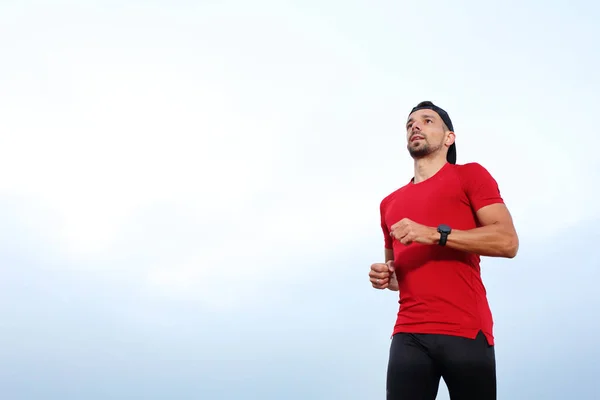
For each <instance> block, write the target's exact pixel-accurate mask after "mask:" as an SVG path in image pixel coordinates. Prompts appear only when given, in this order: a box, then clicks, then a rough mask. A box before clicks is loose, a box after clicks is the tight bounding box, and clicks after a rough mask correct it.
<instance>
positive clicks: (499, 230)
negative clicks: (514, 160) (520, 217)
mask: <svg viewBox="0 0 600 400" xmlns="http://www.w3.org/2000/svg"><path fill="white" fill-rule="evenodd" d="M476 215H477V219H478V220H479V224H480V225H481V227H478V228H474V229H469V230H458V229H452V232H451V233H450V234H449V235H448V239H447V240H446V246H447V247H450V248H453V249H456V250H461V251H466V252H470V253H476V254H479V255H480V256H488V257H505V258H513V257H515V256H516V255H517V252H518V250H519V237H518V235H517V232H516V230H515V226H514V224H513V220H512V216H511V215H510V212H509V211H508V208H507V207H506V205H505V204H504V203H495V204H490V205H487V206H484V207H482V208H480V209H479V210H477V212H476ZM432 235H433V236H434V238H435V239H434V242H435V243H436V244H437V243H438V242H439V239H440V234H439V233H438V232H437V229H436V230H435V232H432Z"/></svg>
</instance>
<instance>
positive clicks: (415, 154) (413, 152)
mask: <svg viewBox="0 0 600 400" xmlns="http://www.w3.org/2000/svg"><path fill="white" fill-rule="evenodd" d="M406 148H407V149H408V152H409V153H410V156H411V157H412V158H413V159H415V160H416V159H419V158H423V157H427V156H428V155H430V154H432V153H435V152H436V151H438V150H440V149H441V148H442V145H441V144H440V145H438V146H432V145H430V144H429V143H428V142H427V140H423V141H422V142H421V144H418V145H416V146H412V143H408V145H407V146H406Z"/></svg>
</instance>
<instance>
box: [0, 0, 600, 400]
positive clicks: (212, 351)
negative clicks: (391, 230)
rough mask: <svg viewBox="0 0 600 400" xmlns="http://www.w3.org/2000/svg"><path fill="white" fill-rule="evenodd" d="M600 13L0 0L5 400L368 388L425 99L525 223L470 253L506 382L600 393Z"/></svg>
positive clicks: (502, 384)
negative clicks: (414, 124)
mask: <svg viewBox="0 0 600 400" xmlns="http://www.w3.org/2000/svg"><path fill="white" fill-rule="evenodd" d="M50 3H52V4H50ZM598 20H600V7H599V6H598V5H597V4H595V3H592V2H584V1H571V2H557V1H551V2H542V1H526V2H503V3H502V4H501V5H500V4H495V5H494V6H488V5H485V4H483V3H481V2H476V1H454V2H442V1H426V2H390V1H379V2H377V1H372V2H367V1H366V0H361V1H355V2H342V1H333V0H323V1H320V2H317V1H311V0H304V1H285V2H284V1H268V0H259V1H254V2H242V1H220V2H217V1H209V0H206V1H199V2H189V1H171V2H166V1H162V2H161V1H156V0H154V1H145V2H141V1H138V2H135V1H104V2H90V1H78V2H75V1H54V2H35V1H19V2H17V1H14V0H5V1H3V2H2V3H1V4H0V49H1V50H2V62H0V169H1V170H2V171H3V173H2V174H0V270H1V272H2V279H0V317H1V318H2V319H1V320H2V322H3V324H2V325H1V326H2V329H0V340H1V341H2V343H4V346H2V350H0V361H1V362H0V397H2V399H3V400H38V399H39V400H70V399H77V400H82V399H85V400H105V399H116V400H121V399H133V398H136V399H137V398H139V399H148V400H153V399H157V400H158V399H160V400H162V399H175V400H180V399H181V400H186V399H194V400H196V399H201V400H221V399H223V400H229V399H264V400H270V399H282V398H285V399H289V400H296V399H303V400H304V399H314V400H320V399H328V400H330V399H349V400H363V399H364V400H370V399H374V398H380V399H383V398H384V396H385V370H386V365H387V351H388V348H389V344H390V341H389V335H390V334H391V331H392V328H393V324H394V321H395V314H396V312H397V307H398V304H397V297H396V296H397V294H396V293H392V292H381V291H376V290H374V289H372V288H371V286H370V284H369V282H368V277H367V273H368V268H369V266H370V264H372V263H373V262H380V261H381V260H382V257H383V235H382V232H381V229H380V225H379V203H380V201H381V199H382V198H383V197H385V196H386V195H387V194H389V193H390V192H391V191H393V190H395V189H396V188H398V187H400V186H402V185H403V184H405V183H406V182H407V181H408V180H409V179H410V178H411V176H412V160H411V159H410V157H409V155H408V153H407V151H406V147H405V136H404V128H403V127H404V123H405V120H406V117H407V115H408V112H409V111H410V109H411V108H412V107H413V106H414V105H416V104H417V103H418V102H420V101H423V100H431V101H433V102H435V103H436V104H438V105H440V106H441V107H443V108H444V109H446V110H447V111H448V113H449V114H450V117H451V118H452V121H453V124H454V127H455V130H456V137H457V150H458V162H459V163H467V162H472V161H475V162H478V163H480V164H482V165H483V166H485V167H486V168H487V169H488V170H489V171H490V172H491V173H492V175H493V176H494V177H495V178H496V180H497V181H498V183H499V185H500V190H501V193H502V195H503V197H504V199H505V201H506V203H507V205H508V207H509V209H510V210H511V212H512V214H513V217H514V219H515V224H516V226H517V229H518V232H519V234H520V238H521V250H520V253H519V255H518V256H517V258H515V259H513V260H502V259H489V258H484V259H483V261H482V270H483V279H484V283H485V284H486V287H487V289H488V295H489V299H490V303H491V306H492V312H493V314H494V319H495V334H496V341H497V347H496V355H497V362H498V391H499V399H511V400H520V399H523V400H531V399H549V400H552V399H561V400H562V399H566V398H573V399H578V400H587V399H596V398H597V394H595V393H596V392H597V391H598V390H600V389H599V388H598V384H597V383H596V382H597V376H598V373H600V364H599V362H598V361H597V360H598V358H599V357H600V351H599V350H598V349H597V346H596V345H595V341H594V340H592V339H595V338H593V336H592V335H593V334H594V332H595V331H597V330H598V329H600V323H599V322H598V318H597V317H595V315H597V313H598V311H597V310H598V309H599V308H600V298H599V297H598V295H597V292H598V285H597V281H598V278H599V277H600V273H599V272H598V267H600V262H599V261H598V259H597V257H596V256H594V255H593V254H592V249H593V248H594V247H596V246H598V241H599V240H600V233H599V231H598V229H597V228H596V225H597V224H598V223H599V222H600V208H599V207H598V200H597V196H599V195H600V189H598V187H599V185H600V176H599V175H598V171H599V170H600V161H598V157H597V151H598V148H599V147H600V135H599V134H598V132H597V125H598V123H597V121H596V120H597V117H596V113H597V112H598V109H599V106H600V96H599V95H598V93H600V73H598V71H600V56H599V54H600V51H599V50H600V48H599V45H598V39H599V38H600V27H599V26H598V23H597V22H598ZM439 399H448V396H447V391H446V389H445V384H444V383H443V382H442V383H441V384H440V396H439Z"/></svg>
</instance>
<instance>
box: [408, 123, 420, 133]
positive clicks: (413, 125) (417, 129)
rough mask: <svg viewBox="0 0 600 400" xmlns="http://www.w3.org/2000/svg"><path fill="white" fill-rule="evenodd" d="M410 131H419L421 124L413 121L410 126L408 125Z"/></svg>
mask: <svg viewBox="0 0 600 400" xmlns="http://www.w3.org/2000/svg"><path fill="white" fill-rule="evenodd" d="M410 131H411V133H414V132H420V131H421V124H420V123H418V122H416V121H415V122H414V123H413V124H412V125H411V127H410Z"/></svg>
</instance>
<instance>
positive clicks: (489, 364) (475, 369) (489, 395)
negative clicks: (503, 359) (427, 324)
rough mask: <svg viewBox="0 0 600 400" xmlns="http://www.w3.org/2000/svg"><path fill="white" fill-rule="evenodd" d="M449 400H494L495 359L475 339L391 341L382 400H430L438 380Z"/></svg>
mask: <svg viewBox="0 0 600 400" xmlns="http://www.w3.org/2000/svg"><path fill="white" fill-rule="evenodd" d="M442 378H443V379H444V382H445V383H446V386H447V387H448V392H449V394H450V399H451V400H496V356H495V351H494V346H490V345H489V344H488V342H487V340H486V338H485V336H484V335H483V333H482V332H479V334H478V335H477V337H476V338H475V339H469V338H464V337H458V336H450V335H433V334H412V333H398V334H396V335H394V337H393V338H392V343H391V346H390V355H389V362H388V370H387V395H386V400H434V399H435V398H436V396H437V393H438V388H439V384H440V379H442Z"/></svg>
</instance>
